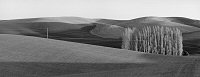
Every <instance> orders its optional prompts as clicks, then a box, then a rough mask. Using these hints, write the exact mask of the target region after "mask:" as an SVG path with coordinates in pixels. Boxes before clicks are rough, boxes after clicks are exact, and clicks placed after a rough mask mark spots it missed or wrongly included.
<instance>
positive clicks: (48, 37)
mask: <svg viewBox="0 0 200 77" xmlns="http://www.w3.org/2000/svg"><path fill="white" fill-rule="evenodd" d="M48 38H49V28H48V27H47V39H48Z"/></svg>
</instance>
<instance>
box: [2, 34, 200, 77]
mask: <svg viewBox="0 0 200 77" xmlns="http://www.w3.org/2000/svg"><path fill="white" fill-rule="evenodd" d="M0 53H1V54H0V72H1V73H0V76H1V77H13V76H14V77H23V76H24V77H50V76H61V77H71V75H72V74H81V75H78V77H81V76H84V77H91V75H93V77H95V76H97V77H99V76H105V75H107V74H112V75H114V74H113V73H112V70H116V73H118V74H122V73H125V74H124V75H127V76H129V75H130V73H131V72H133V73H135V74H141V73H140V71H144V70H145V71H147V73H145V74H144V75H145V76H147V75H150V76H151V75H152V76H155V75H160V73H161V74H162V73H168V72H175V73H172V74H176V73H177V74H178V73H179V70H180V71H181V72H182V69H190V70H191V71H194V72H196V73H197V74H198V73H199V69H197V70H195V69H194V68H196V67H198V66H197V65H196V64H198V63H199V57H192V56H191V57H179V56H163V55H155V54H146V53H140V52H135V51H129V50H123V49H115V48H108V47H101V46H93V45H88V44H80V43H74V42H65V41H59V40H52V39H44V38H37V37H30V36H20V35H9V34H1V35H0ZM188 64H189V66H188ZM190 64H194V65H193V66H194V67H191V65H190ZM155 67H157V68H155ZM152 68H154V69H152ZM121 69H122V70H121ZM123 69H125V70H123ZM129 69H130V70H129ZM134 70H137V71H134ZM103 71H104V72H105V71H110V72H105V73H102V75H100V74H101V73H98V72H103ZM149 71H155V72H154V73H153V74H150V73H151V72H149ZM184 71H185V70H183V72H184ZM93 72H97V74H96V73H93ZM183 72H182V73H180V74H183ZM82 73H86V74H82ZM114 73H115V71H114ZM196 73H191V74H192V75H196ZM118 74H116V75H118ZM189 74H190V73H189ZM168 75H169V74H167V76H168ZM107 76H109V75H107ZM119 76H120V75H119ZM130 76H132V75H130ZM72 77H74V75H72ZM75 77H76V75H75ZM105 77H106V76H105ZM111 77H112V76H111ZM113 77H115V75H114V76H113ZM121 77H125V76H121Z"/></svg>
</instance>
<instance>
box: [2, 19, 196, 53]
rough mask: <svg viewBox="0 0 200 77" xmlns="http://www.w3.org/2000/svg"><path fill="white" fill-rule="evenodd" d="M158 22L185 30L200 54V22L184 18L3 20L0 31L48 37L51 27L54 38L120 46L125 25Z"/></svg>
mask: <svg viewBox="0 0 200 77" xmlns="http://www.w3.org/2000/svg"><path fill="white" fill-rule="evenodd" d="M155 25H156V26H169V27H177V28H179V29H180V30H181V31H182V32H183V39H184V42H183V43H184V48H185V49H186V50H187V51H188V52H190V54H197V53H198V54H199V50H200V44H198V43H192V42H195V41H199V40H200V35H199V32H200V27H199V26H200V21H199V20H194V19H189V18H184V17H141V18H136V19H132V20H114V19H89V18H81V17H43V18H30V19H15V20H2V21H0V34H17V35H26V36H35V37H42V38H46V36H47V35H46V31H47V27H48V29H49V38H51V39H57V40H64V41H71V42H78V43H85V44H92V45H99V46H106V47H113V48H120V47H121V35H122V32H123V30H124V28H127V27H133V28H140V27H144V26H155ZM194 40H195V41H194ZM191 43H192V44H191ZM191 48H192V49H191ZM194 52H195V53H194Z"/></svg>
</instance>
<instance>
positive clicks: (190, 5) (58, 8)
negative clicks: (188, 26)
mask: <svg viewBox="0 0 200 77" xmlns="http://www.w3.org/2000/svg"><path fill="white" fill-rule="evenodd" d="M61 16H66V17H67V16H76V17H85V18H107V19H119V20H126V19H134V18H138V17H145V16H158V17H187V18H192V19H199V20H200V0H0V20H10V19H22V18H36V17H61Z"/></svg>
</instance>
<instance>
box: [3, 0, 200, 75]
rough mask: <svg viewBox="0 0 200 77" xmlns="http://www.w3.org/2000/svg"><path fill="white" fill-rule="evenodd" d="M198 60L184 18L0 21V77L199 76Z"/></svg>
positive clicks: (194, 31)
mask: <svg viewBox="0 0 200 77" xmlns="http://www.w3.org/2000/svg"><path fill="white" fill-rule="evenodd" d="M22 1H23V0H22ZM128 1H129V0H128ZM183 1H184V0H183ZM0 2H1V1H0ZM2 2H4V3H6V1H2ZM10 2H12V1H10ZM67 2H70V1H67ZM86 2H87V1H86ZM88 2H89V1H88ZM98 2H99V1H98ZM194 2H195V1H194ZM58 3H59V2H58ZM108 3H109V2H108ZM0 4H1V3H0ZM139 4H140V3H139ZM101 6H102V5H101ZM127 6H128V5H127ZM1 7H6V6H1ZM66 7H67V5H66ZM94 8H95V7H94ZM0 10H1V9H0ZM7 10H9V9H7ZM13 10H14V9H13ZM29 10H30V9H29ZM4 11H6V9H4ZM33 11H34V10H33ZM80 12H81V11H80ZM105 12H106V11H105ZM16 13H18V12H16ZM0 14H1V13H0ZM3 14H4V15H7V16H8V15H9V14H5V13H3ZM3 14H1V15H2V18H3V17H4V18H5V17H6V16H3ZM27 14H28V13H27ZM33 15H36V14H35V13H34V14H33ZM99 15H100V14H99ZM8 17H9V16H8ZM130 17H131V16H130ZM197 17H198V16H197ZM137 33H138V34H137ZM143 40H146V41H145V42H140V41H143ZM177 54H178V55H177ZM199 56H200V20H199V19H193V18H190V17H187V16H185V17H180V16H177V17H176V16H169V17H161V16H160V15H159V16H145V15H144V16H143V17H136V18H132V19H123V20H122V19H114V18H113V19H109V18H85V17H81V16H80V17H79V16H77V17H75V16H57V17H56V16H47V17H29V18H26V17H25V18H23V17H22V18H17V19H16V18H13V19H12V18H11V19H2V20H0V77H200V57H199Z"/></svg>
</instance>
